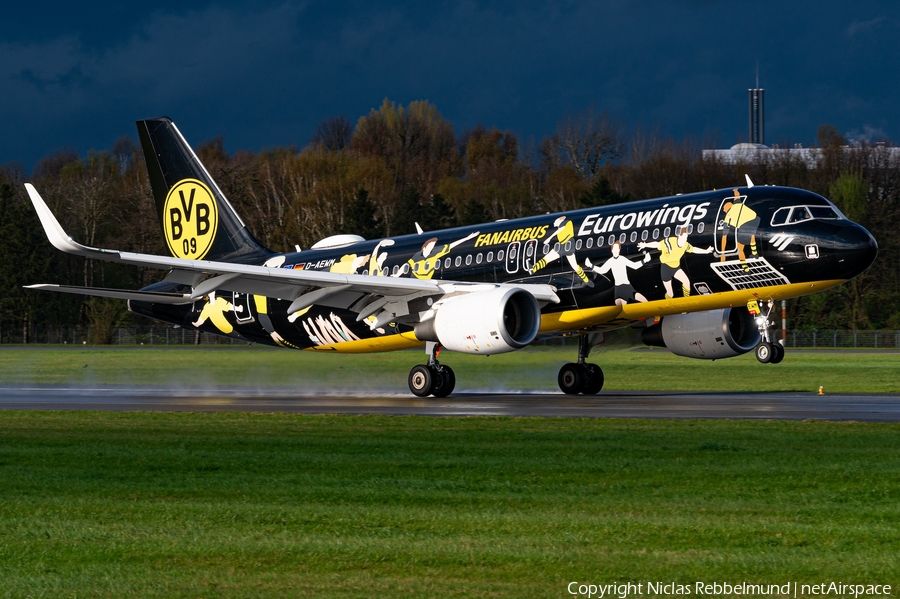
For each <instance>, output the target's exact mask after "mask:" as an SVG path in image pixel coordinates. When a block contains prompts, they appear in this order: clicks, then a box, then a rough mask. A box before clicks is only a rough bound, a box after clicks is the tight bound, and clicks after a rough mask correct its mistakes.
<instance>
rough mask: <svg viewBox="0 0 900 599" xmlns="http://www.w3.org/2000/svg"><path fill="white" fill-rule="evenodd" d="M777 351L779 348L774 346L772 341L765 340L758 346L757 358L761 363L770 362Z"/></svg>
mask: <svg viewBox="0 0 900 599" xmlns="http://www.w3.org/2000/svg"><path fill="white" fill-rule="evenodd" d="M776 351H777V350H776V349H775V348H773V347H772V344H771V343H769V342H768V341H763V342H762V343H760V344H759V345H757V346H756V359H757V360H759V362H760V363H761V364H768V363H769V362H771V361H772V358H774V357H775V352H776Z"/></svg>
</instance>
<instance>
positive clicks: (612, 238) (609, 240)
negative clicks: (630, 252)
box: [606, 235, 616, 245]
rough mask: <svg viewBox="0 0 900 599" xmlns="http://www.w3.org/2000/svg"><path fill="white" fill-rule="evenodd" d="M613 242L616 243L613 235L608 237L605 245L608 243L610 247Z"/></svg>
mask: <svg viewBox="0 0 900 599" xmlns="http://www.w3.org/2000/svg"><path fill="white" fill-rule="evenodd" d="M615 242H616V236H615V235H610V236H609V239H607V240H606V243H608V244H609V245H612V244H614V243H615Z"/></svg>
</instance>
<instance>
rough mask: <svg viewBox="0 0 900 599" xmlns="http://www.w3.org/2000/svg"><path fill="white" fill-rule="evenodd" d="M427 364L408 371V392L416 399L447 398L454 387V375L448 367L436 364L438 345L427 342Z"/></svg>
mask: <svg viewBox="0 0 900 599" xmlns="http://www.w3.org/2000/svg"><path fill="white" fill-rule="evenodd" d="M425 347H426V350H427V351H428V364H418V365H416V366H413V367H412V370H410V371H409V390H410V391H412V394H413V395H416V396H417V397H428V396H429V395H433V396H435V397H447V396H448V395H450V394H451V393H453V388H454V387H455V386H456V375H455V374H454V373H453V370H452V369H451V368H450V367H449V366H445V365H443V364H441V363H440V362H438V359H437V358H438V355H439V354H440V353H441V346H440V344H437V343H433V342H429V343H428V344H427V345H426V346H425Z"/></svg>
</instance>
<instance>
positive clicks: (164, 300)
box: [25, 284, 194, 305]
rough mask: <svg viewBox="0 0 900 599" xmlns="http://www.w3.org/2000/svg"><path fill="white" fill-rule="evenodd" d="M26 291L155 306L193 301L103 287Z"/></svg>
mask: <svg viewBox="0 0 900 599" xmlns="http://www.w3.org/2000/svg"><path fill="white" fill-rule="evenodd" d="M25 288H26V289H38V290H40V291H57V292H60V293H74V294H76V295H93V296H97V297H112V298H115V299H124V300H137V301H141V302H155V303H157V304H173V305H180V304H190V303H191V302H193V301H194V300H193V299H191V296H190V295H189V294H185V293H167V292H164V291H128V290H125V289H106V288H103V287H73V286H71V285H50V284H40V285H27V286H26V287H25Z"/></svg>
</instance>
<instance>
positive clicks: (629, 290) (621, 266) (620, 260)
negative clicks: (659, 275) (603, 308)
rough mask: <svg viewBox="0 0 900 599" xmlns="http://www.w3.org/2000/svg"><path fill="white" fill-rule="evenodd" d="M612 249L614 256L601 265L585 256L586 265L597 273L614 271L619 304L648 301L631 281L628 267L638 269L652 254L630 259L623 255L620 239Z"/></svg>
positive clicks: (616, 295)
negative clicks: (642, 257)
mask: <svg viewBox="0 0 900 599" xmlns="http://www.w3.org/2000/svg"><path fill="white" fill-rule="evenodd" d="M611 250H612V258H609V259H608V260H607V261H606V262H604V263H603V264H602V265H601V266H597V265H595V264H591V259H590V258H585V260H584V265H585V266H587V267H588V268H589V269H591V270H592V271H594V272H595V273H597V274H600V275H604V276H606V273H608V272H610V271H612V274H613V284H614V285H615V297H616V304H617V305H619V306H624V305H625V304H627V303H628V302H630V301H638V302H646V301H647V298H646V297H644V295H643V294H641V293H638V292H637V291H635V290H634V287H632V285H631V281H630V280H629V279H628V269H633V270H636V269H638V268H640V267H641V266H643V265H644V264H646V263H647V262H649V261H650V254H647V253H645V254H644V259H643V260H642V261H640V262H635V261H634V260H630V259H628V258H626V257H625V256H623V255H622V244H621V243H620V242H619V241H616V242H615V243H613V244H612V247H611Z"/></svg>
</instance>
